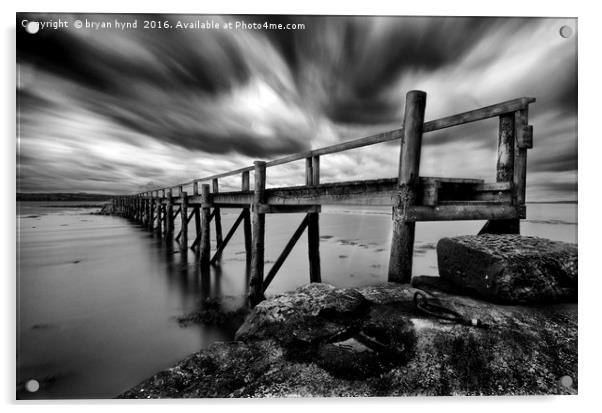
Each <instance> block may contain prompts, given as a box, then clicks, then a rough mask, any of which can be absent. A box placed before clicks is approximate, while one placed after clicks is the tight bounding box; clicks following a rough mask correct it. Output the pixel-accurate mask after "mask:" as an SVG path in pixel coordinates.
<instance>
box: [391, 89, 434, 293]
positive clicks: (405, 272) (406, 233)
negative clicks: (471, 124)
mask: <svg viewBox="0 0 602 413" xmlns="http://www.w3.org/2000/svg"><path fill="white" fill-rule="evenodd" d="M425 107H426V93H425V92H423V91H420V90H412V91H410V92H408V93H407V95H406V104H405V114H404V119H403V137H402V139H401V150H400V155H399V181H398V184H399V192H398V193H397V195H396V196H395V199H394V202H393V205H394V206H393V237H392V241H391V253H390V258H389V275H388V279H389V281H393V282H401V283H409V282H410V281H411V279H412V257H413V254H414V233H415V230H416V223H415V222H408V221H407V220H406V216H405V215H406V212H407V210H408V207H410V206H411V205H414V204H415V202H416V186H417V185H418V171H419V169H420V151H421V147H422V131H423V126H424V111H425Z"/></svg>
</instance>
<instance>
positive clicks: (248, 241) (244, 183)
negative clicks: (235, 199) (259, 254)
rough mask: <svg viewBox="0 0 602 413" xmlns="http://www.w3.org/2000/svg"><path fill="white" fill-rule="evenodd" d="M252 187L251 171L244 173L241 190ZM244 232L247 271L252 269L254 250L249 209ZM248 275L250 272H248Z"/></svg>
mask: <svg viewBox="0 0 602 413" xmlns="http://www.w3.org/2000/svg"><path fill="white" fill-rule="evenodd" d="M250 189H251V185H250V182H249V171H244V172H243V173H242V176H241V190H242V191H250ZM243 214H244V215H243V232H244V236H245V256H246V264H247V269H250V267H251V256H252V254H251V250H252V248H253V247H252V234H251V213H250V211H249V208H243ZM247 273H248V272H247Z"/></svg>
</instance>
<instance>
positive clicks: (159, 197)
mask: <svg viewBox="0 0 602 413" xmlns="http://www.w3.org/2000/svg"><path fill="white" fill-rule="evenodd" d="M162 199H163V191H162V190H161V191H157V202H156V204H157V235H158V236H159V238H161V236H162V233H163V231H162V229H163V227H162V226H163V222H162V220H163V217H162V215H163V205H162V204H161V202H162Z"/></svg>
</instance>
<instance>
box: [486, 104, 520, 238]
mask: <svg viewBox="0 0 602 413" xmlns="http://www.w3.org/2000/svg"><path fill="white" fill-rule="evenodd" d="M515 125H516V122H515V119H514V113H506V114H504V115H501V116H500V117H499V134H498V152H497V164H496V175H495V180H496V182H512V181H513V180H514V170H515V169H514V168H515V165H514V161H515V149H514V141H515V136H516V135H515V130H516V127H515ZM515 198H516V196H515ZM515 202H516V200H515ZM519 233H520V220H519V219H500V220H489V221H487V222H486V223H485V225H484V226H483V228H482V229H481V230H480V231H479V235H480V234H519Z"/></svg>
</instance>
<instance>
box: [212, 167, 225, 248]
mask: <svg viewBox="0 0 602 413" xmlns="http://www.w3.org/2000/svg"><path fill="white" fill-rule="evenodd" d="M211 186H212V188H211V189H212V192H213V193H214V194H216V193H218V192H219V183H218V180H217V178H214V179H212V180H211ZM213 222H214V223H215V244H216V246H217V247H218V248H219V246H220V245H221V244H222V242H223V236H222V217H221V214H220V209H219V208H218V207H215V206H214V207H213Z"/></svg>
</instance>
